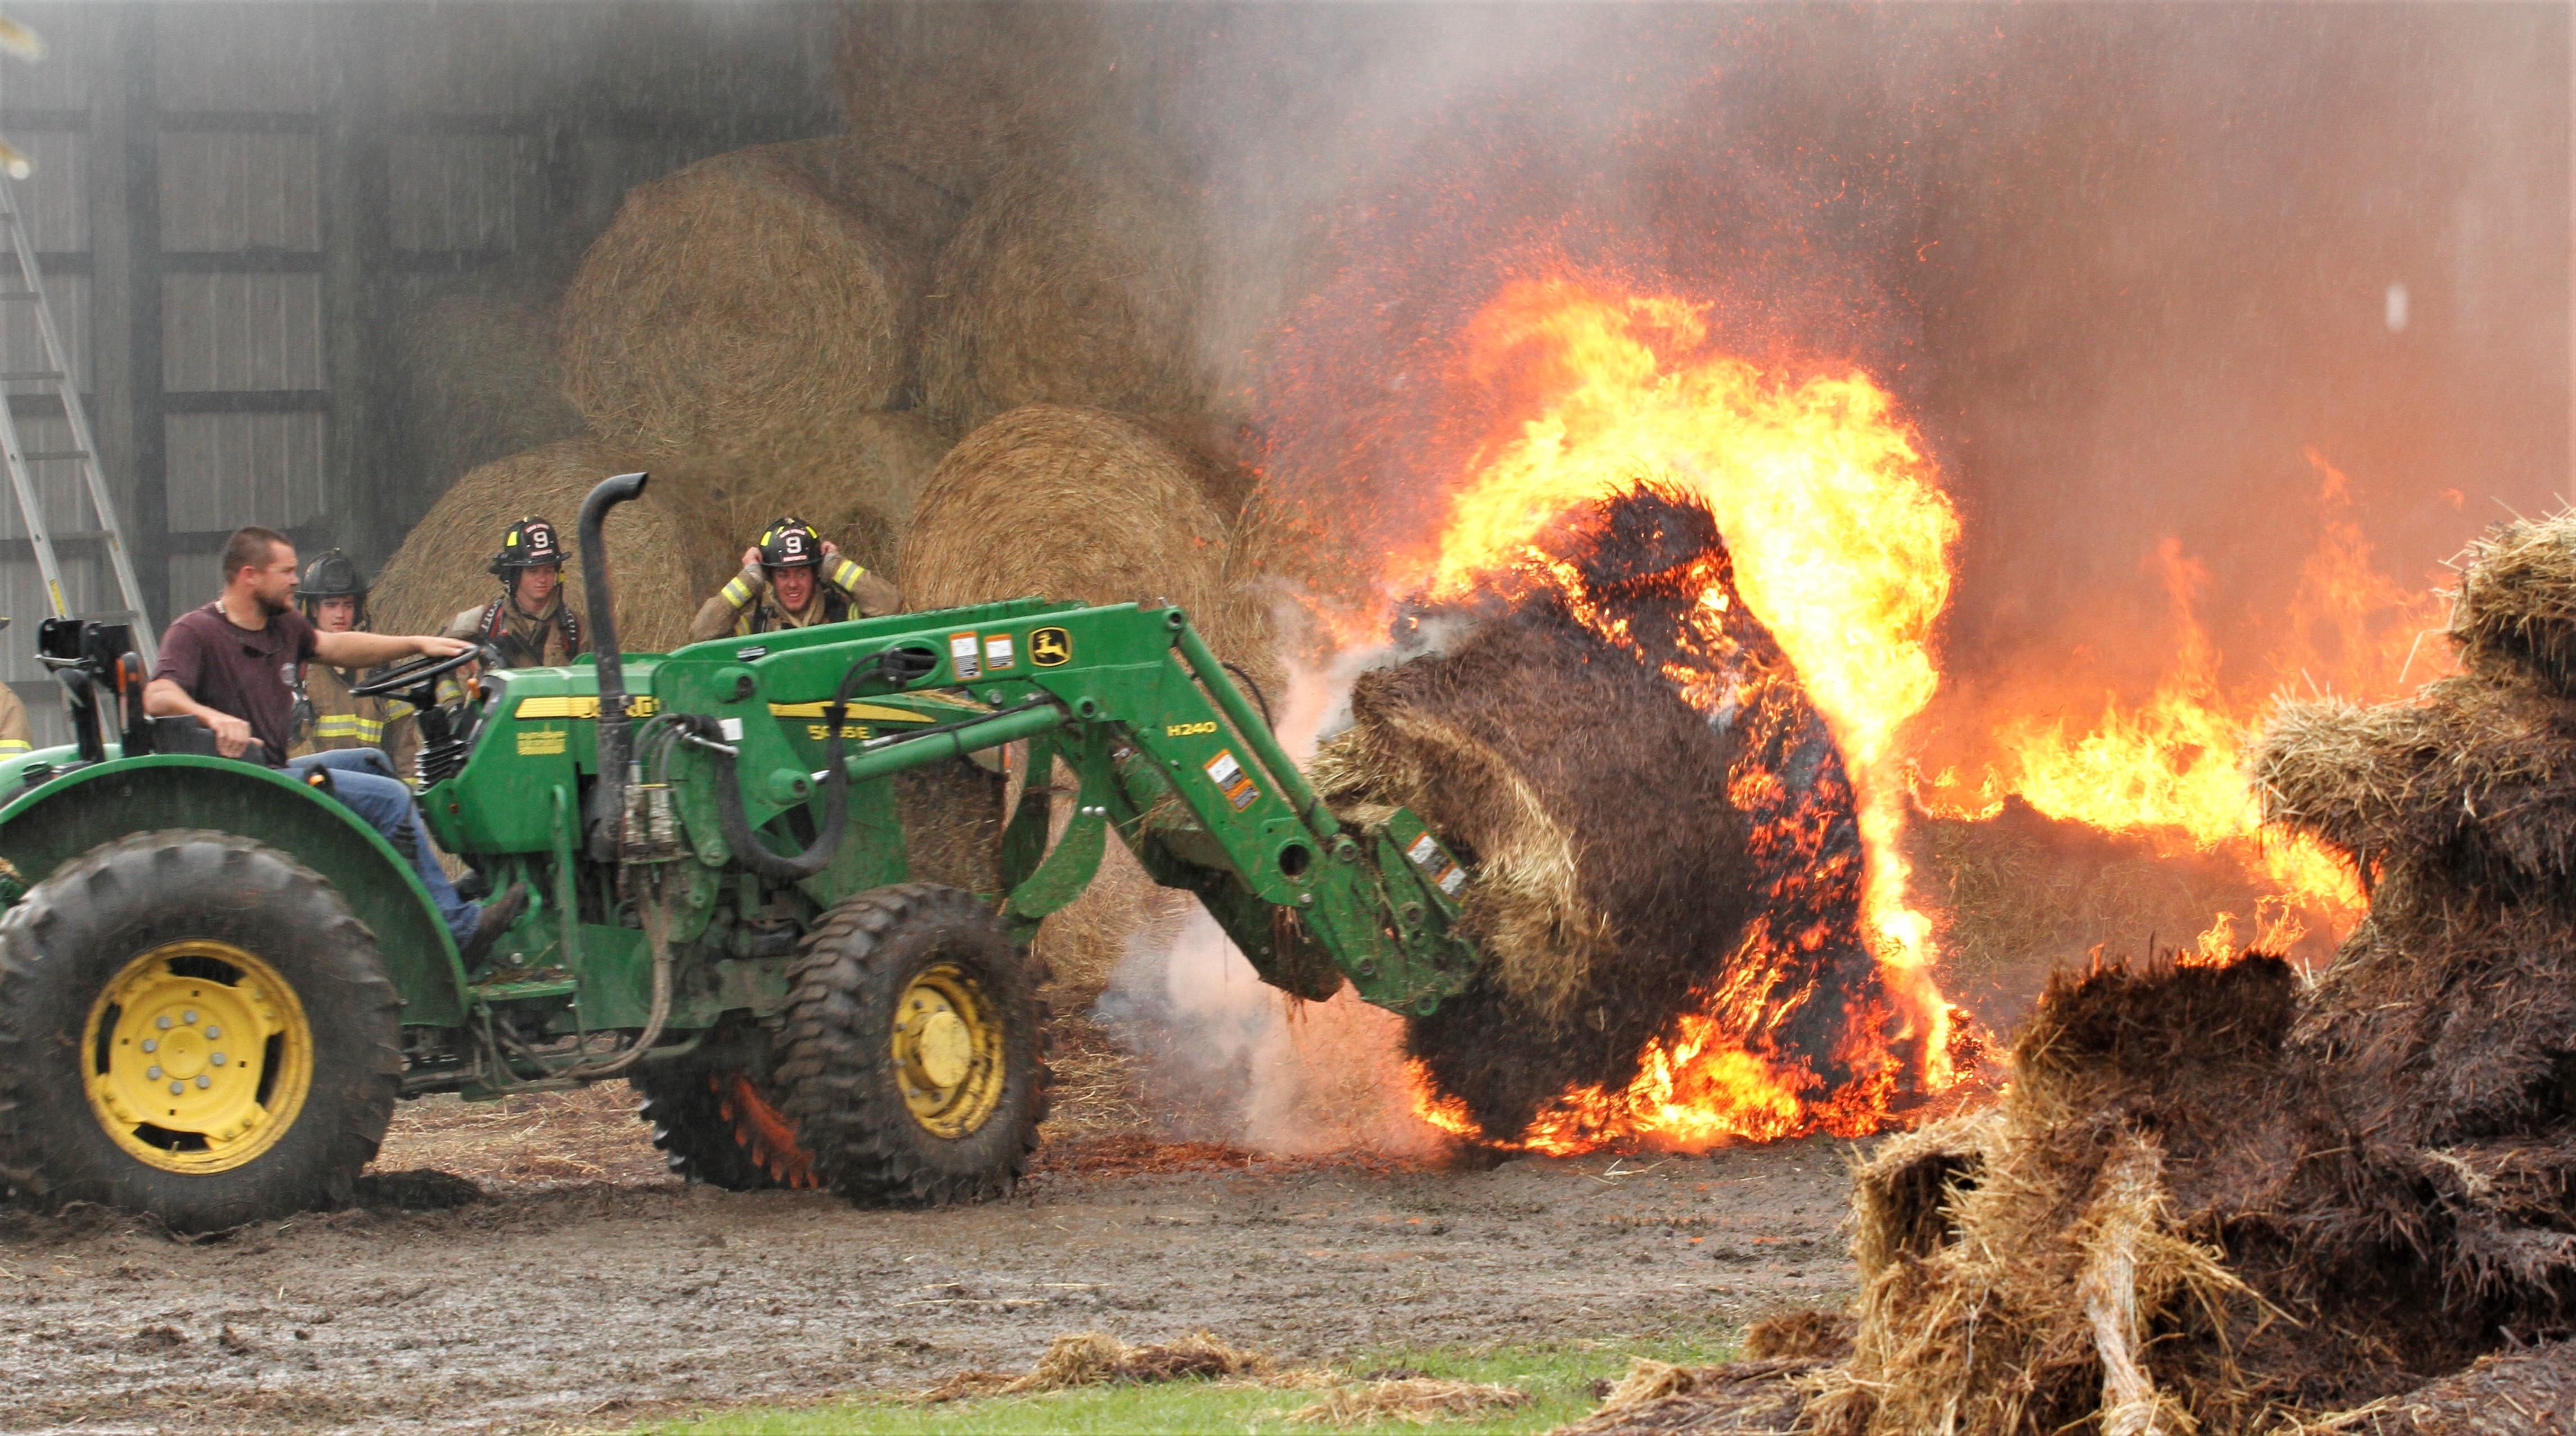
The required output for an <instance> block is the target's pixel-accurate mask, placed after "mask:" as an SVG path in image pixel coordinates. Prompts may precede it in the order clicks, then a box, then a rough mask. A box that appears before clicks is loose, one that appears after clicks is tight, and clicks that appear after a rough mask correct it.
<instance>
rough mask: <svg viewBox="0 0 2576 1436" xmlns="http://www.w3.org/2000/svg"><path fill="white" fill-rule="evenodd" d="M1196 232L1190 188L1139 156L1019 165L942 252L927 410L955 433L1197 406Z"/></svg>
mask: <svg viewBox="0 0 2576 1436" xmlns="http://www.w3.org/2000/svg"><path fill="white" fill-rule="evenodd" d="M1198 234H1199V225H1198V223H1197V218H1196V213H1195V210H1194V207H1193V203H1192V198H1191V195H1190V191H1189V189H1188V187H1187V186H1186V185H1185V184H1183V183H1182V181H1181V179H1180V178H1179V176H1178V174H1177V173H1176V172H1175V169H1174V166H1173V165H1172V164H1171V163H1170V162H1169V161H1167V160H1164V159H1162V158H1160V157H1159V156H1158V155H1157V154H1156V153H1155V152H1154V151H1153V150H1151V149H1150V148H1148V147H1146V146H1145V145H1144V144H1143V143H1142V142H1134V143H1130V144H1127V145H1122V146H1118V147H1115V148H1110V147H1092V148H1089V149H1086V150H1082V151H1077V152H1072V153H1068V154H1061V155H1053V156H1048V157H1044V158H1037V159H1029V160H1023V161H1017V162H1014V163H1013V164H1011V165H1010V166H1009V167H1008V168H1006V169H1004V170H1003V171H1002V172H1001V173H1000V174H998V175H997V176H995V177H994V179H993V181H992V183H991V184H990V185H989V186H988V187H986V188H985V189H984V191H983V193H982V194H981V195H980V196H978V198H977V199H976V201H975V205H974V208H973V209H971V210H969V211H968V212H967V215H966V219H965V222H964V223H963V224H962V225H961V226H959V228H958V231H957V233H956V235H955V237H954V238H952V239H950V240H949V242H948V245H947V247H946V248H945V249H943V250H941V251H940V254H939V260H938V264H937V267H936V269H935V271H934V274H933V277H932V287H931V292H932V294H933V295H934V296H936V297H935V298H934V299H933V300H932V301H931V302H930V306H929V317H928V322H927V326H926V328H925V329H924V331H923V336H922V355H921V396H922V405H923V407H924V408H926V409H927V410H928V411H929V412H930V413H931V414H932V415H934V416H935V417H937V418H938V419H939V420H940V421H941V422H942V423H944V424H947V425H949V426H950V427H952V428H957V429H968V428H972V427H974V426H975V425H977V424H981V423H983V422H984V421H985V420H987V419H990V418H992V417H993V416H994V415H996V414H1000V413H1002V412H1004V411H1006V410H1010V409H1015V408H1018V407H1020V406H1021V405H1024V404H1075V405H1088V406H1092V407H1096V408H1102V409H1113V410H1118V411H1121V412H1125V413H1133V414H1146V415H1154V416H1158V417H1171V416H1179V415H1186V414H1191V413H1195V412H1196V411H1198V410H1199V409H1201V408H1203V407H1204V406H1205V403H1206V396H1207V385H1206V381H1205V378H1204V376H1203V374H1202V372H1201V369H1202V365H1201V361H1200V357H1199V352H1198V312H1199V307H1200V304H1201V294H1200V286H1201V283H1202V280H1203V277H1204V276H1203V271H1204V261H1203V259H1202V257H1201V255H1200V252H1199V249H1200V246H1199V240H1198Z"/></svg>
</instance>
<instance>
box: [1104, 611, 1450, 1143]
mask: <svg viewBox="0 0 2576 1436" xmlns="http://www.w3.org/2000/svg"><path fill="white" fill-rule="evenodd" d="M1282 617H1283V620H1287V619H1290V618H1291V617H1292V616H1291V615H1288V614H1286V613H1283V615H1282ZM1386 656H1387V655H1386V653H1385V652H1384V651H1378V652H1369V653H1357V654H1350V655H1345V656H1343V657H1342V658H1340V659H1338V660H1336V661H1335V662H1334V663H1332V664H1330V665H1329V666H1324V667H1308V666H1300V667H1295V668H1292V669H1291V671H1290V673H1289V681H1288V692H1287V694H1286V697H1285V699H1284V701H1283V706H1282V709H1281V711H1280V712H1279V714H1278V715H1277V718H1278V721H1277V723H1276V724H1274V727H1276V729H1277V730H1278V732H1279V735H1280V741H1281V742H1282V743H1283V744H1284V745H1285V746H1286V747H1287V748H1288V751H1289V755H1290V756H1291V757H1292V758H1295V759H1296V760H1297V761H1299V762H1301V763H1302V762H1304V761H1305V760H1306V759H1307V758H1308V757H1310V756H1311V755H1312V754H1313V752H1314V746H1315V743H1316V741H1317V740H1318V738H1319V737H1320V736H1322V735H1323V734H1325V733H1326V732H1328V731H1329V729H1330V728H1331V727H1333V726H1339V725H1344V724H1347V723H1348V721H1349V703H1350V691H1351V683H1352V680H1353V679H1355V678H1356V677H1357V676H1358V675H1359V674H1360V673H1362V672H1364V671H1366V670H1367V669H1368V668H1370V667H1373V666H1375V665H1376V664H1377V663H1379V662H1381V661H1384V659H1385V657H1386ZM1093 1016H1094V1017H1095V1018H1097V1019H1098V1020H1099V1021H1100V1022H1102V1023H1103V1024H1105V1025H1106V1026H1108V1027H1109V1028H1111V1029H1112V1030H1113V1031H1115V1032H1116V1033H1117V1034H1118V1035H1119V1037H1120V1039H1121V1040H1122V1041H1123V1042H1124V1043H1126V1044H1127V1045H1128V1046H1129V1047H1130V1048H1132V1049H1133V1050H1135V1051H1137V1052H1138V1053H1140V1054H1142V1055H1143V1056H1144V1057H1145V1058H1146V1060H1147V1062H1148V1064H1149V1067H1150V1075H1149V1077H1148V1079H1147V1080H1148V1082H1149V1083H1150V1085H1151V1087H1152V1088H1153V1096H1154V1097H1155V1099H1156V1101H1155V1105H1156V1106H1157V1107H1158V1108H1160V1109H1161V1110H1164V1111H1167V1112H1172V1113H1175V1114H1177V1116H1178V1120H1179V1123H1180V1127H1179V1130H1176V1131H1172V1132H1169V1133H1167V1134H1166V1135H1168V1136H1172V1137H1176V1138H1181V1139H1189V1140H1211V1141H1222V1142H1228V1143H1232V1144H1237V1145H1241V1146H1246V1147H1250V1148H1252V1149H1254V1150H1257V1151H1263V1152H1270V1153H1275V1154H1278V1155H1282V1156H1307V1155H1314V1154H1319V1153H1325V1152H1346V1151H1369V1152H1376V1153H1380V1154H1383V1155H1386V1156H1395V1157H1411V1156H1423V1155H1428V1154H1430V1153H1432V1152H1435V1151H1438V1150H1439V1149H1440V1148H1441V1147H1442V1145H1443V1144H1444V1143H1445V1140H1446V1139H1445V1138H1443V1137H1442V1136H1441V1135H1440V1133H1439V1132H1437V1131H1436V1130H1434V1129H1433V1128H1432V1127H1431V1126H1429V1125H1428V1124H1426V1123H1424V1122H1423V1121H1422V1120H1421V1119H1420V1118H1418V1117H1416V1116H1414V1114H1413V1110H1412V1105H1411V1102H1410V1100H1409V1099H1408V1097H1407V1094H1408V1093H1409V1092H1410V1091H1411V1090H1412V1085H1413V1084H1412V1082H1411V1080H1410V1078H1409V1077H1408V1076H1407V1074H1406V1072H1405V1061H1404V1055H1403V1053H1404V1019H1403V1018H1401V1017H1398V1016H1397V1015H1396V1014H1394V1013H1392V1012H1388V1011H1386V1010H1385V1009H1383V1008H1377V1007H1371V1006H1369V1005H1368V1004H1367V1003H1365V1002H1362V1001H1360V1000H1359V998H1358V997H1357V996H1356V995H1354V994H1353V993H1352V992H1351V990H1350V989H1348V988H1344V989H1343V990H1342V991H1341V992H1340V993H1338V994H1337V995H1335V996H1334V997H1333V998H1332V1000H1330V1001H1328V1002H1321V1003H1309V1002H1302V1001H1299V1000H1298V999H1296V998H1293V997H1290V996H1289V995H1287V994H1286V993H1283V992H1281V991H1279V990H1278V989H1276V988H1273V987H1270V986H1268V985H1266V984H1264V983H1263V982H1262V981H1261V979H1260V978H1259V977H1258V976H1257V975H1255V974H1254V972H1253V970H1252V964H1251V963H1250V962H1249V961H1247V960H1245V958H1244V956H1243V954H1242V953H1240V952H1238V951H1236V950H1235V947H1234V944H1233V943H1232V942H1230V941H1228V940H1227V938H1226V936H1225V933H1224V932H1223V930H1221V929H1220V928H1218V926H1217V925H1216V920H1215V919H1214V918H1211V917H1209V916H1208V914H1207V910H1206V909H1205V908H1203V907H1200V906H1198V905H1196V904H1193V905H1191V907H1190V910H1189V915H1188V917H1187V919H1186V920H1185V921H1184V922H1183V923H1182V925H1181V928H1180V930H1179V932H1178V933H1177V934H1166V933H1162V932H1152V931H1149V932H1146V933H1142V934H1140V935H1139V936H1138V937H1137V938H1136V939H1135V940H1134V942H1133V943H1132V944H1131V946H1130V947H1129V949H1128V952H1127V955H1126V957H1125V958H1124V959H1123V960H1122V961H1121V962H1120V964H1119V966H1118V970H1117V972H1116V973H1115V974H1113V975H1112V977H1111V979H1110V985H1109V989H1108V991H1107V992H1105V993H1103V994H1102V995H1101V998H1100V1001H1099V1004H1098V1005H1097V1006H1096V1007H1095V1008H1094V1009H1093Z"/></svg>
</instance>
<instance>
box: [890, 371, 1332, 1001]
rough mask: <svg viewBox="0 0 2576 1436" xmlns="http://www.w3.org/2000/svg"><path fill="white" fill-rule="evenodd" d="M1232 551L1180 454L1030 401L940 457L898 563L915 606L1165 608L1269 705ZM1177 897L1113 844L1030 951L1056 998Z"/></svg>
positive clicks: (1275, 685)
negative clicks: (1159, 602)
mask: <svg viewBox="0 0 2576 1436" xmlns="http://www.w3.org/2000/svg"><path fill="white" fill-rule="evenodd" d="M1228 540H1229V532H1228V526H1227V524H1226V521H1225V519H1224V518H1223V516H1221V515H1220V514H1219V513H1218V512H1217V510H1216V508H1215V506H1214V505H1213V504H1212V503H1211V502H1210V501H1209V499H1208V497H1207V494H1206V483H1205V479H1204V475H1203V474H1202V472H1201V469H1200V467H1199V463H1198V461H1197V460H1195V459H1194V458H1193V457H1192V456H1190V455H1189V454H1186V453H1184V452H1182V451H1181V450H1179V449H1177V448H1176V447H1174V446H1173V445H1172V444H1170V443H1168V442H1166V441H1165V440H1164V439H1163V438H1161V437H1160V436H1158V435H1157V434H1156V433H1155V432H1153V431H1152V430H1150V429H1148V428H1147V427H1145V426H1143V425H1141V424H1138V423H1135V422H1133V421H1130V420H1126V419H1122V418H1119V417H1118V416H1116V415H1112V414H1105V413H1102V412H1100V411H1098V410H1093V409H1069V408H1060V407H1056V406H1053V405H1032V406H1030V407H1028V408H1024V409H1016V410H1013V411H1012V412H1011V413H1008V414H1005V415H1003V416H1002V417H1000V418H998V419H996V420H994V421H993V422H991V423H989V424H986V425H985V426H983V427H982V428H980V429H978V430H976V431H975V432H974V433H972V434H969V435H968V436H967V437H966V439H965V441H964V442H963V443H960V444H959V445H958V446H957V447H956V448H955V449H953V450H951V451H950V452H949V454H948V456H947V457H946V458H944V459H942V460H941V461H940V463H939V466H938V468H937V469H935V470H934V471H933V472H932V474H931V476H930V478H929V480H928V482H927V483H926V484H925V485H924V486H923V488H922V491H921V497H920V500H919V502H918V503H917V504H916V506H915V508H914V511H913V523H912V527H911V529H910V530H909V531H908V532H907V533H906V534H905V535H904V539H903V545H902V549H901V552H900V555H899V557H898V559H897V561H896V568H897V571H898V574H899V575H900V578H901V582H902V584H903V589H904V599H905V602H906V603H908V604H909V605H910V606H912V607H913V608H916V609H930V608H947V607H953V606H957V605H962V604H972V603H990V602H993V601H995V600H999V599H1006V598H1021V597H1026V596H1028V595H1031V594H1036V595H1040V596H1043V597H1047V598H1055V599H1078V600H1082V601H1085V602H1090V603H1126V602H1132V601H1135V600H1139V599H1142V600H1147V601H1152V600H1155V599H1168V600H1170V601H1171V602H1173V603H1176V604H1179V605H1180V606H1181V607H1182V608H1183V609H1185V610H1187V611H1188V613H1189V614H1190V617H1191V620H1192V621H1193V622H1194V623H1196V624H1197V625H1198V627H1199V630H1200V632H1201V633H1202V634H1204V635H1205V636H1206V638H1207V641H1208V646H1209V647H1211V648H1213V649H1214V650H1215V651H1216V653H1217V655H1218V657H1220V658H1223V659H1225V660H1227V661H1229V662H1231V663H1235V664H1237V665H1240V666H1241V668H1242V669H1243V671H1244V672H1246V673H1248V674H1250V675H1252V677H1253V679H1254V681H1255V682H1256V683H1257V684H1258V685H1259V686H1260V687H1261V688H1263V689H1264V690H1265V691H1266V692H1267V693H1268V694H1269V695H1270V697H1271V699H1272V701H1274V702H1275V701H1276V700H1277V699H1278V697H1279V696H1280V695H1281V692H1282V685H1281V683H1280V681H1279V679H1278V676H1277V674H1278V669H1277V667H1276V659H1275V658H1274V657H1273V655H1272V653H1271V643H1270V634H1269V629H1268V623H1267V614H1266V612H1265V611H1264V610H1263V609H1262V608H1261V607H1260V606H1259V605H1258V604H1257V603H1256V602H1254V601H1253V600H1252V599H1250V598H1249V597H1248V596H1245V595H1242V594H1239V593H1238V592H1237V591H1235V590H1234V589H1233V588H1231V587H1230V586H1229V585H1228V584H1227V583H1226V581H1225V576H1226V562H1227V551H1228V546H1229V545H1228ZM1039 781H1045V779H1044V778H1043V777H1042V778H1040V780H1039ZM1056 807H1057V810H1058V811H1057V822H1058V823H1059V825H1060V824H1062V823H1063V822H1066V821H1069V820H1070V817H1071V812H1072V795H1071V793H1070V792H1066V793H1063V794H1061V795H1060V796H1059V798H1058V801H1057V804H1056ZM1186 901H1187V900H1186V899H1185V898H1182V897H1180V896H1179V895H1176V894H1173V893H1169V892H1167V891H1165V890H1164V889H1162V888H1159V887H1157V886H1155V885H1154V883H1153V882H1152V880H1151V879H1149V878H1147V877H1146V876H1145V873H1144V870H1143V869H1142V868H1140V867H1138V866H1137V865H1136V860H1135V858H1134V857H1133V856H1132V855H1131V854H1129V853H1128V852H1127V850H1126V847H1125V845H1124V844H1112V845H1110V848H1109V850H1108V852H1107V854H1106V855H1105V856H1104V857H1103V859H1102V861H1101V865H1100V873H1099V876H1098V877H1096V878H1095V879H1094V880H1093V881H1092V884H1091V886H1090V887H1089V888H1088V889H1086V890H1085V891H1084V893H1083V895H1082V896H1081V897H1079V898H1076V899H1075V900H1074V901H1073V902H1071V903H1070V904H1068V905H1066V906H1065V907H1064V908H1062V909H1060V910H1059V911H1057V912H1055V913H1052V914H1050V915H1049V916H1048V917H1047V919H1046V922H1045V925H1044V926H1043V927H1041V928H1040V930H1039V934H1038V942H1037V950H1038V953H1039V955H1040V956H1041V957H1043V958H1045V959H1046V960H1047V961H1048V963H1049V964H1050V965H1051V966H1052V967H1053V968H1054V970H1055V973H1056V977H1057V981H1058V982H1059V983H1060V984H1061V986H1060V987H1059V988H1058V993H1059V995H1060V996H1061V997H1062V998H1064V999H1066V1000H1067V1001H1069V1002H1071V1003H1076V1004H1083V1005H1087V1004H1088V1003H1089V1001H1090V1000H1091V998H1093V997H1096V996H1097V995H1098V994H1099V993H1100V991H1101V989H1102V988H1103V987H1105V986H1106V985H1107V984H1108V981H1109V974H1110V972H1111V970H1112V969H1113V968H1115V967H1116V965H1117V963H1118V960H1119V958H1120V957H1122V956H1123V955H1124V954H1125V951H1126V947H1127V944H1128V941H1129V940H1130V939H1131V938H1132V937H1134V936H1135V935H1136V934H1137V933H1138V932H1139V931H1140V930H1142V929H1143V928H1145V927H1146V926H1147V925H1148V924H1150V923H1155V922H1159V921H1163V920H1167V919H1177V916H1178V914H1179V913H1180V912H1181V910H1182V907H1183V904H1185V903H1186Z"/></svg>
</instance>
